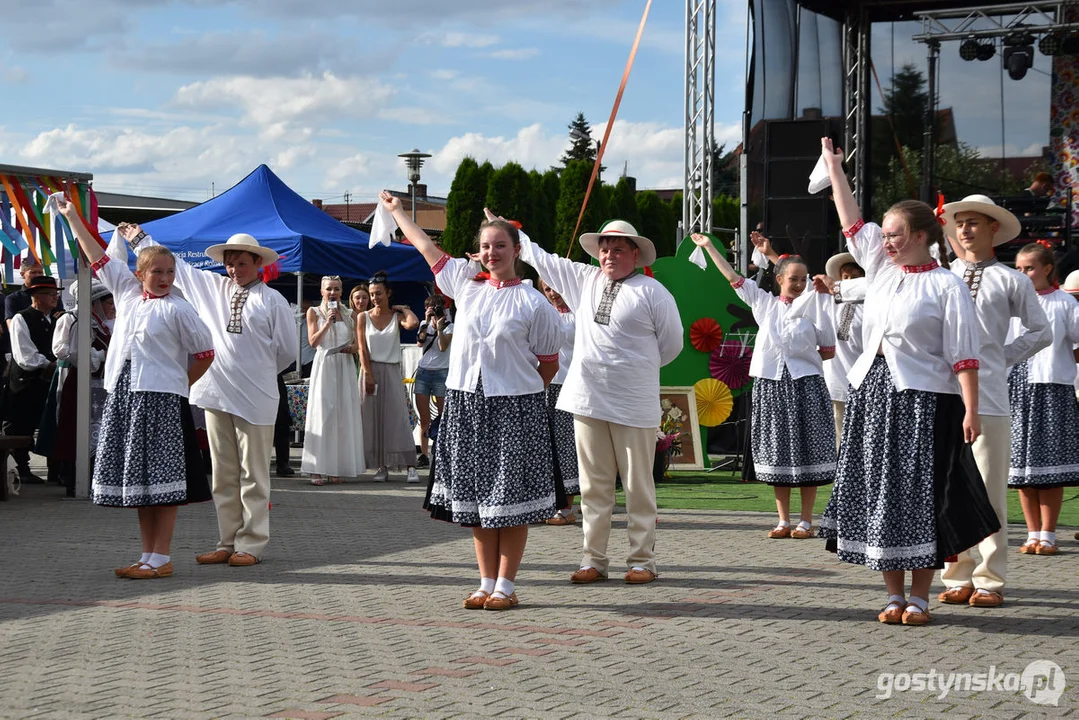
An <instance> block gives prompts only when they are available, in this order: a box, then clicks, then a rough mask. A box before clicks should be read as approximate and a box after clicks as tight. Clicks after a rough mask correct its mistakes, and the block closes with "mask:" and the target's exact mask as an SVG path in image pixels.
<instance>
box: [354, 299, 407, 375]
mask: <svg viewBox="0 0 1079 720" xmlns="http://www.w3.org/2000/svg"><path fill="white" fill-rule="evenodd" d="M363 316H364V320H363V322H364V326H363V328H364V339H365V340H366V341H367V354H368V355H369V356H370V358H371V362H377V363H400V362H401V357H402V355H401V327H400V325H399V324H398V322H397V313H396V312H392V311H391V313H390V321H389V322H388V323H386V327H384V328H382V329H381V330H379V329H378V328H377V327H375V323H374V321H373V320H372V319H371V314H370V313H364V314H363Z"/></svg>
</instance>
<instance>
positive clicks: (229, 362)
mask: <svg viewBox="0 0 1079 720" xmlns="http://www.w3.org/2000/svg"><path fill="white" fill-rule="evenodd" d="M151 244H154V242H153V240H152V239H151V238H150V237H147V238H145V239H144V240H143V241H142V243H141V244H140V245H139V249H140V250H141V249H142V248H144V247H148V246H149V245H151ZM176 285H177V287H179V288H180V291H181V292H183V294H184V297H186V298H187V299H188V301H189V302H190V303H191V304H192V305H194V306H195V310H197V311H198V314H199V317H201V318H202V320H203V322H205V323H206V326H207V327H209V328H210V334H211V336H212V337H213V347H214V350H215V351H216V353H217V354H216V356H215V358H214V363H213V365H211V366H210V369H209V371H207V373H206V374H205V375H203V376H202V378H201V379H200V380H199V381H198V382H197V383H195V384H194V385H193V386H192V388H191V403H192V404H193V405H198V406H199V407H201V408H205V409H207V410H218V411H220V412H226V413H231V414H233V415H238V416H239V417H241V418H243V419H244V420H246V421H247V422H249V423H251V424H252V425H273V424H274V422H275V421H276V420H277V406H278V397H277V374H278V373H279V372H281V371H282V370H284V369H285V368H286V367H288V366H289V365H290V364H291V363H293V362H295V361H296V349H297V348H298V347H299V346H300V338H299V335H298V333H297V328H296V316H295V315H294V314H293V312H292V309H291V308H290V307H289V304H288V301H287V300H285V296H284V295H282V294H281V293H279V292H277V291H276V290H274V289H273V288H271V287H268V286H266V285H265V284H263V283H261V282H256V283H254V284H253V285H250V286H248V295H247V300H246V301H245V302H244V304H243V307H242V308H241V310H240V315H239V327H240V328H241V332H230V331H229V325H230V321H231V319H232V318H231V314H232V313H231V311H232V302H233V297H234V296H235V295H236V293H237V291H238V290H240V289H241V288H240V286H239V285H237V284H236V283H235V282H233V281H232V279H231V278H229V277H226V276H224V275H218V274H217V273H215V272H211V271H209V270H199V269H197V268H194V267H192V266H190V265H188V264H187V263H186V262H184V261H183V260H182V259H181V258H179V257H177V258H176ZM109 356H110V357H113V356H115V357H119V353H112V352H110V353H109ZM105 365H106V368H107V367H108V360H106V361H105Z"/></svg>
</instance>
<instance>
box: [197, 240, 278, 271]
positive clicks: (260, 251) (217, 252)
mask: <svg viewBox="0 0 1079 720" xmlns="http://www.w3.org/2000/svg"><path fill="white" fill-rule="evenodd" d="M229 250H240V251H242V252H248V253H251V254H252V255H257V256H258V257H259V258H261V259H262V262H260V263H259V265H272V264H273V263H275V262H277V259H278V257H280V256H279V255H278V254H277V253H276V252H275V251H273V250H271V249H270V248H268V247H264V246H262V245H259V241H258V240H256V239H255V238H253V237H251V236H250V235H248V234H247V233H236V234H235V235H233V236H232V237H230V238H229V239H228V240H226V241H225V242H223V243H218V244H217V245H211V246H210V247H208V248H206V255H207V257H209V258H210V259H211V260H216V261H217V262H219V263H223V262H225V253H226V252H227V251H229Z"/></svg>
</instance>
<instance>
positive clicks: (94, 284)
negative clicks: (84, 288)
mask: <svg viewBox="0 0 1079 720" xmlns="http://www.w3.org/2000/svg"><path fill="white" fill-rule="evenodd" d="M69 287H70V288H71V297H73V298H75V299H76V300H78V299H79V281H78V280H72V281H71V285H70V286H69ZM110 295H112V291H111V290H109V289H108V288H107V287H105V284H104V283H102V282H101V281H100V280H94V279H93V278H91V279H90V302H94V301H95V300H100V299H101V298H103V297H108V296H110Z"/></svg>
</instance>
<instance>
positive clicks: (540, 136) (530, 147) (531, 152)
mask: <svg viewBox="0 0 1079 720" xmlns="http://www.w3.org/2000/svg"><path fill="white" fill-rule="evenodd" d="M565 146H568V140H565V139H563V138H561V137H551V136H549V135H548V134H547V132H546V131H545V130H544V128H543V126H542V125H540V124H539V123H535V124H532V125H529V126H528V127H524V128H521V129H520V130H519V131H518V132H517V134H516V135H514V136H513V137H509V138H507V137H503V136H496V137H486V136H484V135H483V134H481V133H466V134H464V135H460V136H458V137H453V138H450V139H449V140H448V141H447V142H446V144H445V145H444V146H443V147H442V149H441V150H437V151H435V152H434V153H433V157H432V158H431V160H430V164H431V166H432V167H433V168H434V169H435V170H437V171H438V172H440V173H443V174H445V175H448V176H451V177H452V175H453V173H454V172H456V170H457V166H458V165H459V164H460V162H461V160H463V159H464V158H466V157H474V158H476V160H478V161H479V162H481V163H482V162H483V161H484V160H490V161H491V163H492V164H494V165H504V164H506V163H507V162H510V161H513V162H517V163H520V164H521V165H522V166H523V167H525V168H533V167H535V168H538V169H541V170H545V169H547V167H549V166H550V165H554V164H555V163H557V162H558V158H559V156H560V155H561V153H562V150H563V149H564V147H565Z"/></svg>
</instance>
